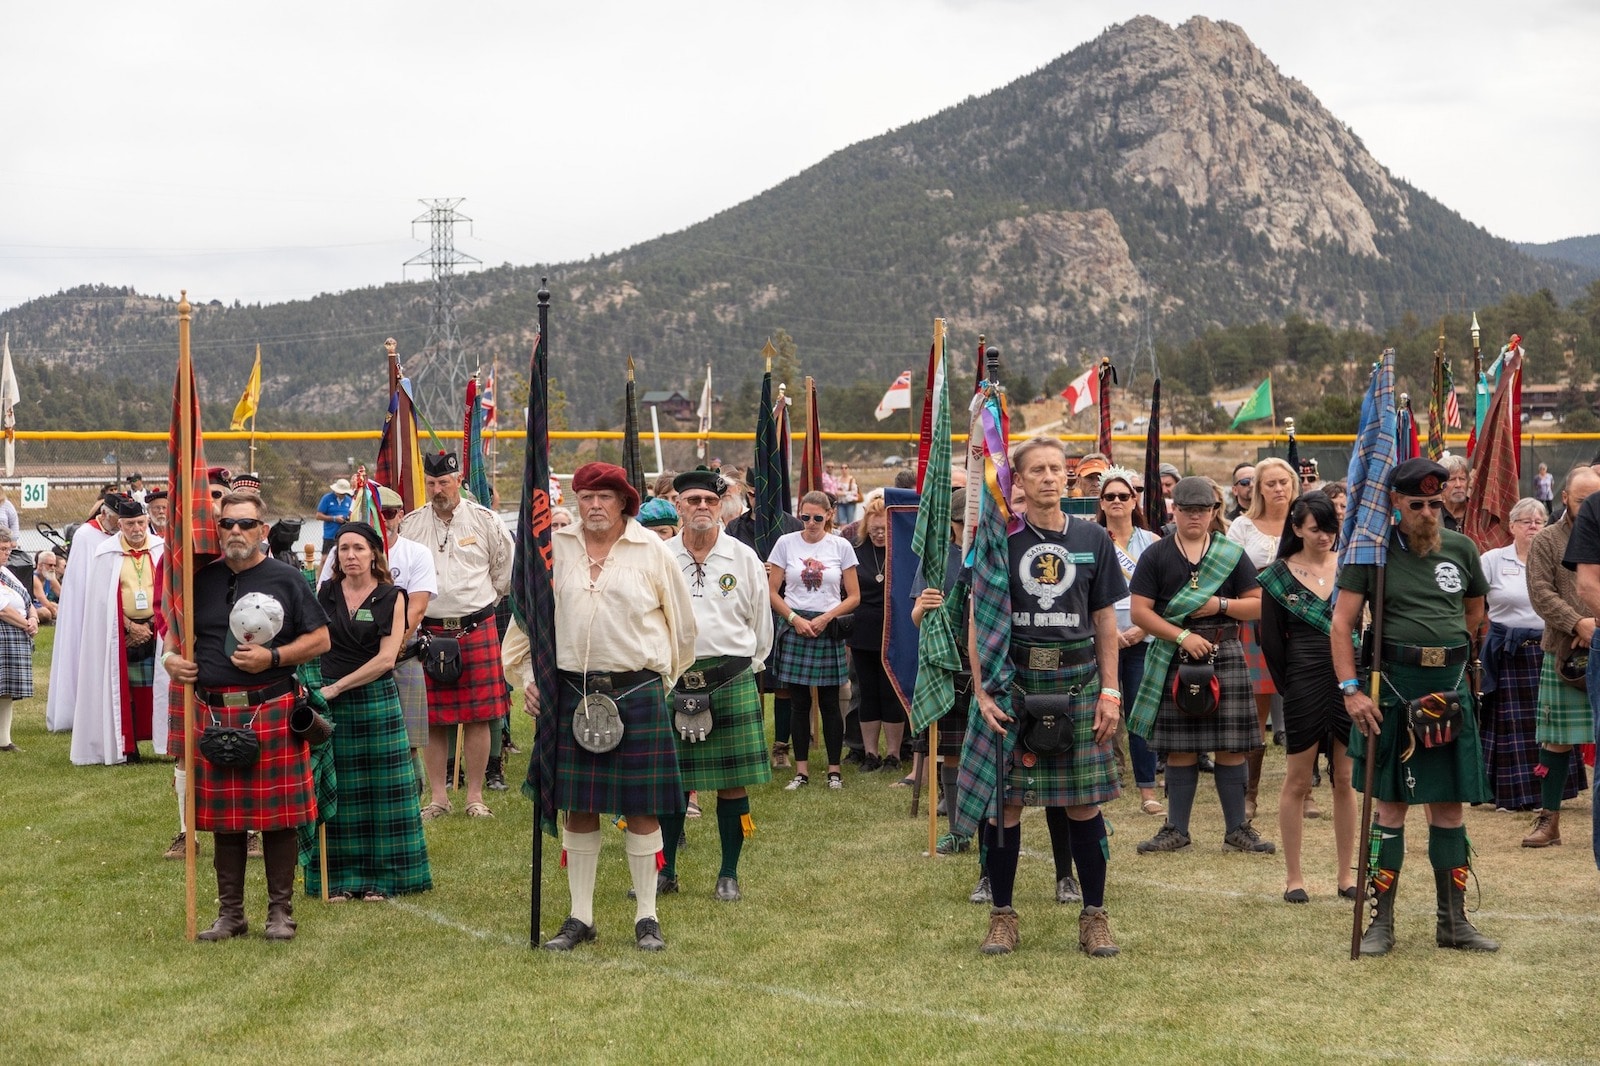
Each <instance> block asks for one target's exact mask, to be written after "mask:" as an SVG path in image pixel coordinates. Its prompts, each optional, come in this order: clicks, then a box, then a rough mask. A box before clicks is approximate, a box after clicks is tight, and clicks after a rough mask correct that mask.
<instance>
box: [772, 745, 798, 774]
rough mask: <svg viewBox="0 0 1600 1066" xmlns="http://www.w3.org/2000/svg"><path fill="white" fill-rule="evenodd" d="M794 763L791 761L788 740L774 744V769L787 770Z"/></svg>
mask: <svg viewBox="0 0 1600 1066" xmlns="http://www.w3.org/2000/svg"><path fill="white" fill-rule="evenodd" d="M792 765H794V764H793V763H791V762H790V761H789V744H788V742H787V741H781V740H780V741H779V742H778V743H776V744H774V745H772V768H773V769H774V770H787V769H788V768H789V767H790V766H792Z"/></svg>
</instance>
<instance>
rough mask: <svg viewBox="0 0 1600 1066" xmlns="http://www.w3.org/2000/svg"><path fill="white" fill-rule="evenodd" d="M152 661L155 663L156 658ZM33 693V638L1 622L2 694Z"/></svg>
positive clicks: (20, 695) (21, 697) (20, 697)
mask: <svg viewBox="0 0 1600 1066" xmlns="http://www.w3.org/2000/svg"><path fill="white" fill-rule="evenodd" d="M150 662H151V663H152V664H154V662H155V660H154V659H151V660H150ZM148 683H149V682H146V684H148ZM32 695H33V638H32V637H30V636H28V634H27V633H26V632H25V631H23V630H22V629H19V628H18V627H16V626H12V625H6V624H5V623H4V622H0V696H6V697H9V698H11V699H14V700H25V699H28V698H29V697H31V696H32Z"/></svg>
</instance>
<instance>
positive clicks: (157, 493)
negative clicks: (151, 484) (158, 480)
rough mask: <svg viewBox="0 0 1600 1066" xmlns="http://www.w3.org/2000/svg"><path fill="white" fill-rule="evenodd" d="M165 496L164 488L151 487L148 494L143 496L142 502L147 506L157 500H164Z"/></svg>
mask: <svg viewBox="0 0 1600 1066" xmlns="http://www.w3.org/2000/svg"><path fill="white" fill-rule="evenodd" d="M166 498H167V490H166V489H151V490H150V493H149V495H147V496H146V497H145V498H144V502H145V505H146V506H149V505H150V504H152V503H155V502H156V501H157V500H164V499H166Z"/></svg>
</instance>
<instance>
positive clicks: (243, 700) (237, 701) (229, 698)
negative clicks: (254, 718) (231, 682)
mask: <svg viewBox="0 0 1600 1066" xmlns="http://www.w3.org/2000/svg"><path fill="white" fill-rule="evenodd" d="M218 695H220V696H221V697H222V705H223V706H224V707H248V706H250V693H248V692H221V693H218Z"/></svg>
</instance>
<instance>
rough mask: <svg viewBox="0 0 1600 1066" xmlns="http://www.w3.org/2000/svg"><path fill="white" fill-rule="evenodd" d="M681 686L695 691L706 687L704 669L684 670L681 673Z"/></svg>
mask: <svg viewBox="0 0 1600 1066" xmlns="http://www.w3.org/2000/svg"><path fill="white" fill-rule="evenodd" d="M683 687H684V688H686V689H688V690H689V691H690V692H697V691H699V690H700V689H703V688H705V687H706V672H705V671H704V670H685V671H684V674H683Z"/></svg>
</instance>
